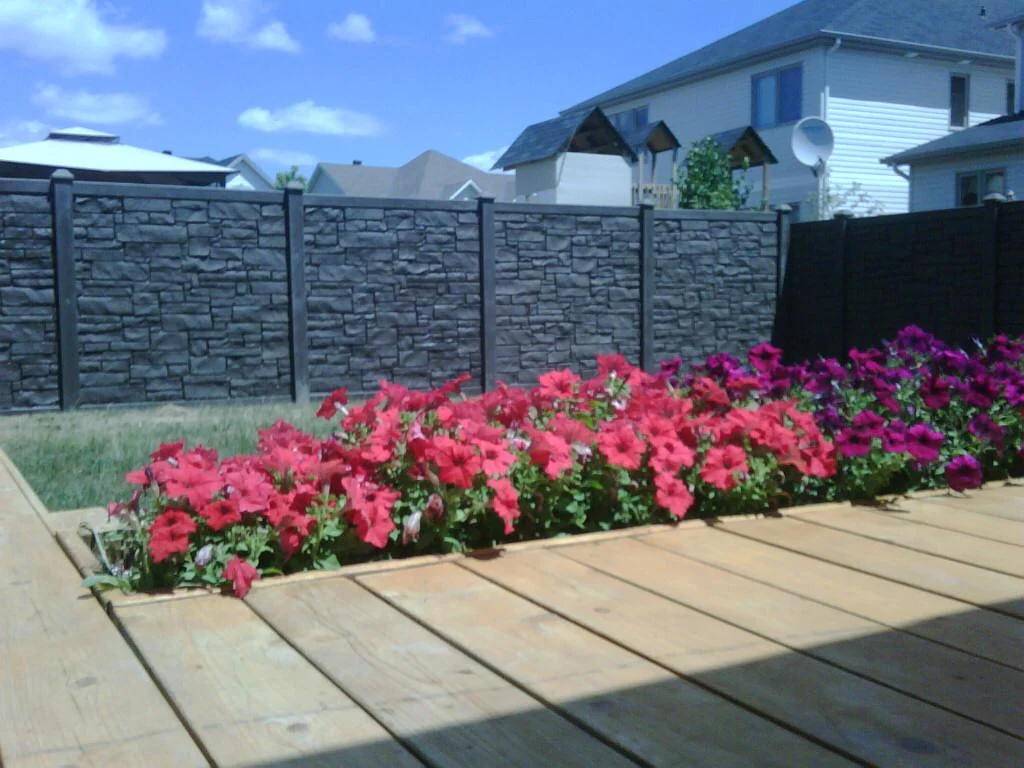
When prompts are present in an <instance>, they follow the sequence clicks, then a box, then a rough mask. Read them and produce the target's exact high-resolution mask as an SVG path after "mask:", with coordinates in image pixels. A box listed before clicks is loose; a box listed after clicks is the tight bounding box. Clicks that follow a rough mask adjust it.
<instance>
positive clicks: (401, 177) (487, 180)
mask: <svg viewBox="0 0 1024 768" xmlns="http://www.w3.org/2000/svg"><path fill="white" fill-rule="evenodd" d="M321 175H323V176H326V177H328V178H329V179H330V180H331V181H332V182H334V184H335V185H336V186H337V187H338V188H339V189H341V190H342V194H344V195H347V196H349V197H396V198H412V199H417V200H448V199H451V197H452V196H453V195H454V194H455V193H456V192H459V191H461V190H462V188H463V187H464V186H465V185H466V182H469V181H472V182H473V184H474V186H475V187H476V188H477V189H479V190H480V193H481V194H482V195H487V196H493V197H494V198H495V199H496V200H499V201H509V200H511V199H512V197H513V188H514V185H515V180H514V178H513V177H512V176H509V175H505V174H499V173H487V172H486V171H481V170H480V169H479V168H477V167H475V166H472V165H469V164H467V163H463V162H462V161H460V160H456V159H455V158H454V157H449V156H448V155H445V154H444V153H442V152H438V151H436V150H433V149H429V150H427V151H426V152H422V153H420V154H419V155H417V156H416V157H414V158H413V159H412V160H410V161H409V162H408V163H406V164H405V165H402V166H399V167H398V168H386V167H381V166H373V165H362V164H346V163H319V164H317V167H316V170H314V171H313V176H312V177H311V179H310V188H314V185H315V183H316V182H317V180H318V178H319V177H320V176H321Z"/></svg>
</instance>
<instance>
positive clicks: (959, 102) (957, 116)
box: [949, 75, 968, 128]
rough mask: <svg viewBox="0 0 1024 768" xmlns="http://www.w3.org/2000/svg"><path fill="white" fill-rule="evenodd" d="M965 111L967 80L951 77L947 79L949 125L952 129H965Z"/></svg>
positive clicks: (959, 76)
mask: <svg viewBox="0 0 1024 768" xmlns="http://www.w3.org/2000/svg"><path fill="white" fill-rule="evenodd" d="M967 109H968V106H967V78H966V77H965V76H964V75H953V76H952V77H950V78H949V124H950V125H951V126H953V127H954V128H966V127H967Z"/></svg>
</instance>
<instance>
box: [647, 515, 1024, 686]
mask: <svg viewBox="0 0 1024 768" xmlns="http://www.w3.org/2000/svg"><path fill="white" fill-rule="evenodd" d="M731 530H732V526H731V525H729V526H720V527H719V528H717V529H711V528H706V529H703V530H694V531H688V532H687V535H686V537H685V538H682V537H676V536H671V537H660V536H648V537H645V538H644V539H642V541H643V543H645V544H651V545H656V546H666V547H667V548H669V549H675V550H677V551H680V552H682V553H683V554H685V555H686V556H687V557H689V558H692V559H695V560H699V561H701V562H704V563H708V564H710V565H713V566H716V567H718V568H721V569H724V570H726V571H729V572H730V573H735V574H738V575H740V576H746V577H748V578H750V579H752V580H754V581H757V582H759V583H763V584H768V585H770V586H773V587H777V588H779V589H783V590H785V591H787V592H790V593H792V594H795V595H799V596H801V597H806V598H808V599H811V600H814V601H816V602H819V603H822V604H824V605H830V606H834V607H836V608H839V609H841V610H843V611H846V612H848V613H852V614H855V615H857V616H861V617H863V618H866V619H870V620H871V621H875V622H878V623H879V624H882V625H885V626H887V627H890V628H893V629H901V630H903V631H905V632H909V633H912V634H914V635H917V636H919V637H923V638H926V639H928V640H932V641H934V642H936V643H943V644H945V645H948V646H950V647H952V648H957V649H959V650H961V651H965V652H967V653H970V654H972V655H975V656H979V657H981V658H984V659H988V660H990V661H995V662H998V663H1000V664H1004V665H1007V666H1011V667H1014V668H1016V669H1020V670H1024V655H1022V654H1021V652H1020V649H1021V648H1024V621H1019V620H1017V619H1014V618H1012V617H1009V616H1005V615H1003V614H1001V613H995V612H993V611H979V610H976V609H975V607H974V606H972V605H970V604H969V603H964V602H961V601H958V600H954V599H952V598H948V597H944V596H942V595H936V594H934V593H932V592H925V591H922V590H919V589H915V588H914V587H908V586H906V585H904V584H899V583H897V582H893V581H887V580H886V579H883V578H881V577H879V576H873V575H871V574H867V573H861V572H860V571H854V570H850V569H848V568H844V567H842V566H840V565H835V564H833V563H828V562H824V561H822V560H818V559H815V558H813V557H809V556H806V555H802V554H798V553H796V552H791V551H789V550H786V549H781V548H779V547H774V546H772V545H770V544H765V543H762V542H760V541H757V540H754V539H748V538H744V537H741V536H734V535H731V534H730V533H727V531H731Z"/></svg>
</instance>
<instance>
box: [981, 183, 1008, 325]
mask: <svg viewBox="0 0 1024 768" xmlns="http://www.w3.org/2000/svg"><path fill="white" fill-rule="evenodd" d="M1005 202H1006V198H1005V197H1003V196H1002V195H1000V194H992V195H986V197H985V207H984V209H983V213H982V216H983V217H984V219H983V221H982V230H983V235H982V236H983V237H984V238H985V244H984V249H985V250H984V253H982V255H981V307H982V316H981V322H980V323H979V325H978V331H979V335H981V336H983V337H985V338H987V337H989V336H992V335H993V334H994V333H995V332H996V331H998V330H999V327H998V325H999V206H1000V205H1001V204H1002V203H1005Z"/></svg>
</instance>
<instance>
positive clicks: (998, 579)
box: [721, 518, 1024, 618]
mask: <svg viewBox="0 0 1024 768" xmlns="http://www.w3.org/2000/svg"><path fill="white" fill-rule="evenodd" d="M721 530H724V531H728V532H729V533H733V534H736V535H738V536H745V537H747V538H749V539H756V540H758V541H763V542H766V543H768V544H772V545H774V546H777V547H782V548H783V549H788V550H790V551H792V552H798V553H801V554H807V555H811V556H812V557H817V558H819V559H821V560H826V561H828V562H831V563H836V564H837V565H843V566H846V567H847V568H852V569H854V570H858V571H863V572H864V573H872V574H874V575H876V576H881V577H883V578H886V579H889V580H890V581H898V582H900V583H901V584H906V585H908V586H911V587H918V588H919V589H925V590H928V591H929V592H934V593H936V594H939V595H945V596H946V597H952V598H956V599H957V600H963V601H965V602H968V603H972V604H974V605H977V606H980V607H984V608H990V609H992V610H997V611H1000V612H1002V613H1006V614H1008V615H1011V616H1015V617H1018V618H1021V617H1024V580H1021V579H1017V578H1015V577H1013V576H1007V575H1006V574H1003V573H995V572H993V571H987V570H985V569H984V568H975V567H974V566H970V565H964V564H963V563H958V562H955V561H953V560H946V559H945V558H942V557H936V556H935V555H926V554H924V553H923V552H915V551H913V550H910V549H904V548H903V547H897V546H895V545H893V544H887V543H885V542H882V541H873V540H871V539H865V538H863V537H862V536H854V535H853V534H850V533H844V532H842V531H836V530H832V529H830V528H825V527H823V526H820V525H811V524H809V523H804V522H801V521H800V520H795V519H793V518H786V519H782V520H755V521H751V522H744V523H738V524H736V525H731V524H726V525H723V526H722V527H721Z"/></svg>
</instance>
